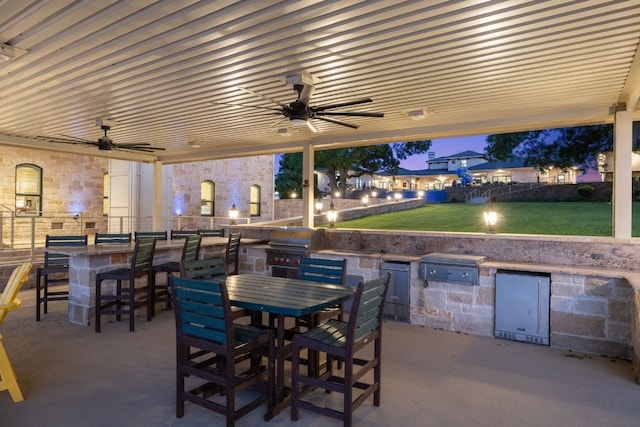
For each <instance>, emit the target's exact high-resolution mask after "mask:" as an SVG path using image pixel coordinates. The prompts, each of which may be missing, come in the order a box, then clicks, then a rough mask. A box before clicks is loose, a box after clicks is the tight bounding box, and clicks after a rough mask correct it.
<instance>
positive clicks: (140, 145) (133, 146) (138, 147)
mask: <svg viewBox="0 0 640 427" xmlns="http://www.w3.org/2000/svg"><path fill="white" fill-rule="evenodd" d="M150 145H151V144H148V143H145V142H140V143H130V144H113V146H114V147H115V148H124V149H127V150H145V151H149V150H162V151H164V150H166V148H162V147H150Z"/></svg>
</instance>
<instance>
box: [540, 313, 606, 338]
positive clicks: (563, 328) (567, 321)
mask: <svg viewBox="0 0 640 427" xmlns="http://www.w3.org/2000/svg"><path fill="white" fill-rule="evenodd" d="M550 320H551V325H550V327H551V331H554V332H556V333H561V334H570V335H579V336H580V335H581V336H585V337H598V338H604V337H605V318H604V317H602V316H591V315H586V314H577V313H563V312H558V311H556V312H554V311H552V312H551V315H550Z"/></svg>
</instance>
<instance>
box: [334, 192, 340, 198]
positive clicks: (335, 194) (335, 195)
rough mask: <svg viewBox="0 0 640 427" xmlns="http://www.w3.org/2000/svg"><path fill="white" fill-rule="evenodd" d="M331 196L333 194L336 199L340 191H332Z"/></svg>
mask: <svg viewBox="0 0 640 427" xmlns="http://www.w3.org/2000/svg"><path fill="white" fill-rule="evenodd" d="M333 196H334V197H335V198H336V199H338V198H340V192H339V191H336V192H335V193H333Z"/></svg>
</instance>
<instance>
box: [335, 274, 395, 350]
mask: <svg viewBox="0 0 640 427" xmlns="http://www.w3.org/2000/svg"><path fill="white" fill-rule="evenodd" d="M390 279H391V273H390V272H389V273H387V274H385V275H383V276H380V277H378V278H376V279H372V280H369V281H364V282H360V283H359V284H358V289H357V290H356V294H355V296H354V297H353V306H352V307H353V308H352V311H351V314H350V315H349V326H348V329H347V339H346V341H347V342H352V343H353V342H355V341H358V340H359V339H361V338H363V337H365V336H367V335H368V334H370V333H371V332H373V331H376V330H378V331H380V329H381V325H382V313H383V311H384V300H385V298H386V295H387V290H388V289H389V281H390Z"/></svg>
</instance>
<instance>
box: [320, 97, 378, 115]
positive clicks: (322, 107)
mask: <svg viewBox="0 0 640 427" xmlns="http://www.w3.org/2000/svg"><path fill="white" fill-rule="evenodd" d="M367 102H373V100H372V99H371V98H368V97H367V98H361V99H356V100H355V101H346V102H338V103H335V104H327V105H318V106H317V107H311V110H312V111H314V112H316V111H324V110H331V109H334V108H341V107H348V106H350V105H358V104H366V103H367Z"/></svg>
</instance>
